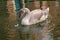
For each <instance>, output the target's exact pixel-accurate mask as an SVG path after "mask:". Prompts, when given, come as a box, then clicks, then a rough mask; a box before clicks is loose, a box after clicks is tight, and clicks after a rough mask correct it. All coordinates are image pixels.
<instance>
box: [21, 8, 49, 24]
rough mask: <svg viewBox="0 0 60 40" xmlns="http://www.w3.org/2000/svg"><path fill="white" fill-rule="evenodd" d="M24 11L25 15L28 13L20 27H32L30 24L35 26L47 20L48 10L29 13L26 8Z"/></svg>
mask: <svg viewBox="0 0 60 40" xmlns="http://www.w3.org/2000/svg"><path fill="white" fill-rule="evenodd" d="M24 11H25V12H26V13H27V12H28V13H27V14H26V16H25V17H24V18H23V19H22V21H21V24H22V25H32V24H36V23H39V22H42V21H44V20H46V19H47V18H48V13H49V8H47V9H46V10H40V9H36V10H33V11H31V12H30V10H29V9H28V8H25V10H24ZM41 15H42V16H41ZM39 17H40V18H39ZM38 19H39V20H38Z"/></svg>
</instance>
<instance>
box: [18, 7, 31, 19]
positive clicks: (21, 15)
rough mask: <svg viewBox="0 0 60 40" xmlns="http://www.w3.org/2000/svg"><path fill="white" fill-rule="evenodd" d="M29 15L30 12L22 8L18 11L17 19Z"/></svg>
mask: <svg viewBox="0 0 60 40" xmlns="http://www.w3.org/2000/svg"><path fill="white" fill-rule="evenodd" d="M29 13H30V10H29V9H28V8H23V9H21V10H19V19H20V20H21V19H23V18H24V17H25V16H26V14H29Z"/></svg>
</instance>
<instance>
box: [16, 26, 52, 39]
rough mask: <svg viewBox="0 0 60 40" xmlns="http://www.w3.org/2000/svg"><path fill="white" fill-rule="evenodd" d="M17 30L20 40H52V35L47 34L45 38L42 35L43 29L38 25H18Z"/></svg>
mask: <svg viewBox="0 0 60 40" xmlns="http://www.w3.org/2000/svg"><path fill="white" fill-rule="evenodd" d="M16 28H17V29H18V30H19V34H20V39H21V40H53V34H52V33H51V32H49V33H48V34H47V35H46V37H47V38H46V37H45V34H44V32H43V31H44V30H45V28H44V27H42V26H40V25H29V26H25V25H20V27H16Z"/></svg>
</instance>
